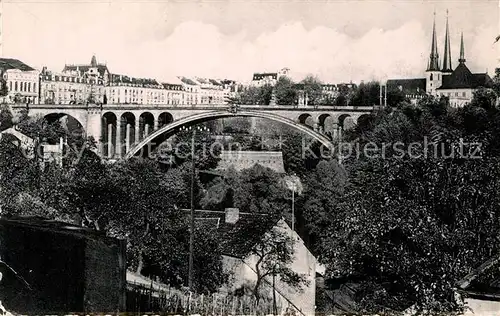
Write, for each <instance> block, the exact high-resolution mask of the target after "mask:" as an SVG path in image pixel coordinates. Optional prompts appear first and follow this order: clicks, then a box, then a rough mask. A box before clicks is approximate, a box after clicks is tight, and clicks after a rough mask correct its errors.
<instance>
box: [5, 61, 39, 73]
mask: <svg viewBox="0 0 500 316" xmlns="http://www.w3.org/2000/svg"><path fill="white" fill-rule="evenodd" d="M0 69H3V70H9V69H19V70H21V71H33V70H35V69H34V68H32V67H30V66H28V65H26V64H25V63H23V62H22V61H20V60H19V59H13V58H0Z"/></svg>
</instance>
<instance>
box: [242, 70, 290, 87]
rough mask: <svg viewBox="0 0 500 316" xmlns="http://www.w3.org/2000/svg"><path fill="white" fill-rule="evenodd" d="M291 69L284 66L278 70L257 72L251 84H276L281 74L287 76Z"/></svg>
mask: <svg viewBox="0 0 500 316" xmlns="http://www.w3.org/2000/svg"><path fill="white" fill-rule="evenodd" d="M289 72H290V69H288V68H283V69H281V70H280V71H278V72H256V73H254V74H253V78H252V82H251V85H253V86H257V87H261V86H264V85H271V86H274V85H275V84H276V83H277V82H278V80H279V78H280V77H281V76H287V75H288V73H289Z"/></svg>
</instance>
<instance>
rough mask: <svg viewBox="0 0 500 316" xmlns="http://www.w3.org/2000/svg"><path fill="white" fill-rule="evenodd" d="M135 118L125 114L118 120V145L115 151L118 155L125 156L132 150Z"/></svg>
mask: <svg viewBox="0 0 500 316" xmlns="http://www.w3.org/2000/svg"><path fill="white" fill-rule="evenodd" d="M135 124H136V122H135V116H134V114H132V113H130V112H125V113H123V114H122V116H121V118H120V143H119V144H118V147H119V148H118V149H117V151H118V152H119V153H120V155H124V154H126V153H127V152H128V151H129V150H130V148H132V146H133V144H134V141H135Z"/></svg>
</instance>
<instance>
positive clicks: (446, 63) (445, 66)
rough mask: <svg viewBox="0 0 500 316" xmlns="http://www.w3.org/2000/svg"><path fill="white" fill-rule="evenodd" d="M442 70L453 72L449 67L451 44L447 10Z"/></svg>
mask: <svg viewBox="0 0 500 316" xmlns="http://www.w3.org/2000/svg"><path fill="white" fill-rule="evenodd" d="M443 72H453V69H452V68H451V46H450V30H449V26H448V10H446V35H445V37H444V57H443Z"/></svg>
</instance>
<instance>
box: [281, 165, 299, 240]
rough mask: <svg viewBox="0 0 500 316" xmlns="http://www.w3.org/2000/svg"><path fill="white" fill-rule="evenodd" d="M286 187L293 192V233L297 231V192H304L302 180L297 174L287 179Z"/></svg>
mask: <svg viewBox="0 0 500 316" xmlns="http://www.w3.org/2000/svg"><path fill="white" fill-rule="evenodd" d="M285 183H286V186H287V187H288V189H289V190H291V191H292V232H293V231H295V192H297V193H298V194H300V193H301V192H302V183H301V182H300V178H299V177H297V176H296V175H295V174H292V175H291V176H287V177H286V178H285Z"/></svg>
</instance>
